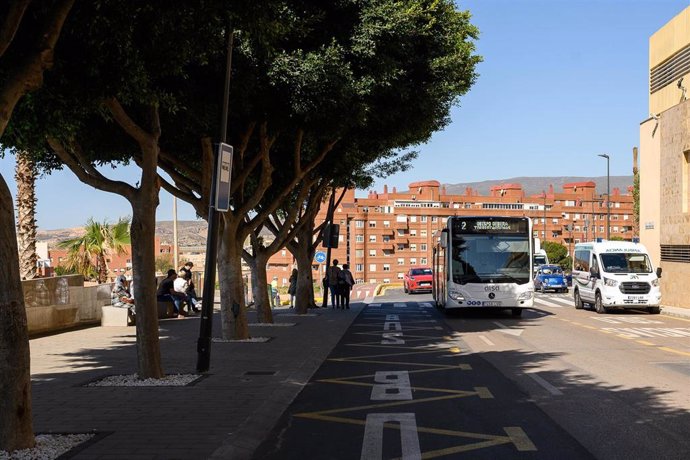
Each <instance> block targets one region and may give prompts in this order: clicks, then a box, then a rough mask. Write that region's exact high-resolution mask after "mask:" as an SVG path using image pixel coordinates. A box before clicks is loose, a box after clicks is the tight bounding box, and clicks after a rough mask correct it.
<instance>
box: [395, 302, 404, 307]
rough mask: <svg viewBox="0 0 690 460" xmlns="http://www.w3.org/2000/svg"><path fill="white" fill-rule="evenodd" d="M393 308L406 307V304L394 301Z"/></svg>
mask: <svg viewBox="0 0 690 460" xmlns="http://www.w3.org/2000/svg"><path fill="white" fill-rule="evenodd" d="M393 308H407V304H406V303H399V302H396V303H394V304H393Z"/></svg>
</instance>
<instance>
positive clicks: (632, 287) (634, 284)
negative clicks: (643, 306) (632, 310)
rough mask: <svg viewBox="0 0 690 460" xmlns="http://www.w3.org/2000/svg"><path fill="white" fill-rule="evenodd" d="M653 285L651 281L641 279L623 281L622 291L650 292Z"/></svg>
mask: <svg viewBox="0 0 690 460" xmlns="http://www.w3.org/2000/svg"><path fill="white" fill-rule="evenodd" d="M650 289H652V287H651V286H650V285H649V283H645V282H639V281H626V282H625V283H621V292H622V293H623V294H649V291H650Z"/></svg>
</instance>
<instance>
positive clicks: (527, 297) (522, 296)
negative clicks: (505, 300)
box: [517, 291, 534, 300]
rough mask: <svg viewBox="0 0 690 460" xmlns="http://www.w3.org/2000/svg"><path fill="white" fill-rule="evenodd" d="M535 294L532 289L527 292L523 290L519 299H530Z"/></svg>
mask: <svg viewBox="0 0 690 460" xmlns="http://www.w3.org/2000/svg"><path fill="white" fill-rule="evenodd" d="M533 294H534V293H533V292H532V291H526V292H523V293H522V294H520V295H519V296H518V298H517V299H518V300H529V299H531V298H532V295H533Z"/></svg>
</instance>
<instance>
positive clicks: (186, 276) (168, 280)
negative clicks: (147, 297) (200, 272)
mask: <svg viewBox="0 0 690 460" xmlns="http://www.w3.org/2000/svg"><path fill="white" fill-rule="evenodd" d="M192 267H194V264H193V263H192V262H187V263H185V264H184V266H183V267H182V268H180V270H179V271H178V270H175V269H172V268H171V269H170V270H168V276H166V277H165V278H164V279H163V280H162V281H161V282H160V284H159V285H158V290H157V291H156V298H157V299H158V300H159V301H163V302H165V301H170V302H172V303H173V305H174V309H175V316H177V317H178V318H184V317H185V314H184V311H183V308H184V305H186V306H187V316H189V315H192V314H194V313H198V312H200V311H201V308H200V305H201V299H199V297H198V296H197V295H196V291H195V289H194V281H192ZM110 299H111V304H112V305H113V306H114V307H120V308H127V309H129V315H130V316H131V318H132V319H133V318H134V315H135V309H134V294H133V290H132V286H131V284H130V282H128V280H127V278H126V277H125V275H120V276H118V277H117V278H115V285H114V286H113V290H112V294H111V296H110Z"/></svg>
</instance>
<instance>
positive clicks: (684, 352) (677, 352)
mask: <svg viewBox="0 0 690 460" xmlns="http://www.w3.org/2000/svg"><path fill="white" fill-rule="evenodd" d="M658 349H659V350H663V351H668V352H669V353H675V354H677V355H683V356H690V353H688V352H687V351H680V350H676V349H675V348H669V347H659V348H658Z"/></svg>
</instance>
